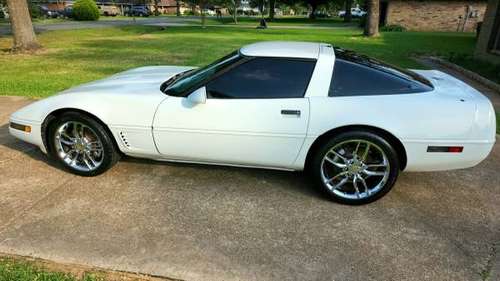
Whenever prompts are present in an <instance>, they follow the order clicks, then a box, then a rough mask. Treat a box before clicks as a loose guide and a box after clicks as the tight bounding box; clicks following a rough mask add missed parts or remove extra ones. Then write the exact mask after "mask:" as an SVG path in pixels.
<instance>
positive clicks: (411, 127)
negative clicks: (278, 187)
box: [10, 42, 496, 204]
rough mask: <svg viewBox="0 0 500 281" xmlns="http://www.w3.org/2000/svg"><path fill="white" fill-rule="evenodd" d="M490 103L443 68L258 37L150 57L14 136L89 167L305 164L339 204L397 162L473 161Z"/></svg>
mask: <svg viewBox="0 0 500 281" xmlns="http://www.w3.org/2000/svg"><path fill="white" fill-rule="evenodd" d="M495 126H496V124H495V113H494V110H493V107H492V105H491V103H490V101H489V100H488V99H487V98H486V97H484V96H483V95H481V94H480V93H479V92H478V91H476V90H475V89H473V88H472V87H470V86H468V85H467V84H465V83H463V82H461V81H459V80H457V79H455V78H453V77H451V76H449V75H447V74H445V73H442V72H439V71H435V70H412V71H410V70H403V69H399V68H396V67H394V66H390V65H387V64H385V63H382V62H380V61H377V60H374V59H371V58H368V57H366V56H362V55H358V54H356V53H354V52H351V51H346V50H343V49H340V48H334V47H332V46H331V45H328V44H322V43H304V42H261V43H256V44H251V45H248V46H245V47H243V48H241V49H240V50H238V51H235V52H233V53H231V54H229V55H227V56H225V57H223V58H221V59H219V60H217V61H215V62H213V63H212V64H210V65H208V66H205V67H202V68H193V67H179V66H152V67H141V68H136V69H132V70H129V71H125V72H122V73H118V74H116V75H113V76H111V77H109V78H106V79H103V80H99V81H95V82H92V83H88V84H84V85H81V86H79V87H76V88H72V89H69V90H66V91H64V92H62V93H60V94H58V95H55V96H52V97H49V98H46V99H43V100H40V101H37V102H34V103H32V104H30V105H28V106H26V107H24V108H22V109H20V110H19V111H17V112H15V113H14V114H12V116H11V118H10V133H11V134H12V135H14V136H15V137H17V138H20V139H22V140H24V141H27V142H30V143H33V144H35V145H37V146H39V147H40V148H41V149H42V151H44V152H45V153H47V154H48V155H50V156H51V157H52V158H54V159H56V161H58V162H59V163H60V164H62V165H63V166H64V167H66V168H67V169H68V170H69V171H71V172H73V173H76V174H79V175H83V176H94V175H97V174H100V173H102V172H104V171H106V170H107V169H109V168H110V167H111V166H113V164H115V163H116V162H117V160H118V159H119V156H120V155H122V154H125V155H129V156H134V157H142V158H150V159H156V160H167V161H179V162H194V163H205V164H222V165H235V166H246V167H261V168H271V169H284V170H305V169H306V168H307V170H309V171H310V173H311V175H312V179H314V181H315V182H316V183H317V184H318V186H320V187H321V188H322V189H323V190H325V191H326V192H327V194H329V195H330V196H331V197H332V198H333V199H335V200H337V201H340V202H343V203H349V204H362V203H367V202H371V201H373V200H376V199H378V198H380V197H382V196H383V195H384V194H386V193H387V192H388V191H389V190H390V189H391V187H392V186H393V185H394V183H395V181H396V179H397V177H398V174H399V173H400V171H403V170H404V171H436V170H449V169H460V168H467V167H472V166H474V165H476V164H478V163H479V162H481V161H482V160H483V159H485V158H486V157H487V155H488V154H489V153H490V151H491V149H492V147H493V144H494V142H495Z"/></svg>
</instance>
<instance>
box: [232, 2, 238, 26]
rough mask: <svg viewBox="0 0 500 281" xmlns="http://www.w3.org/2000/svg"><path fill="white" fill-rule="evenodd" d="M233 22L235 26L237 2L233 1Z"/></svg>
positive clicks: (236, 21)
mask: <svg viewBox="0 0 500 281" xmlns="http://www.w3.org/2000/svg"><path fill="white" fill-rule="evenodd" d="M233 7H234V10H233V21H234V23H235V24H238V2H237V0H233Z"/></svg>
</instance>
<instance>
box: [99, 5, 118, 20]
mask: <svg viewBox="0 0 500 281" xmlns="http://www.w3.org/2000/svg"><path fill="white" fill-rule="evenodd" d="M97 8H99V14H100V15H102V16H106V17H108V16H111V17H116V16H117V15H119V14H120V9H118V7H116V6H113V5H99V6H97Z"/></svg>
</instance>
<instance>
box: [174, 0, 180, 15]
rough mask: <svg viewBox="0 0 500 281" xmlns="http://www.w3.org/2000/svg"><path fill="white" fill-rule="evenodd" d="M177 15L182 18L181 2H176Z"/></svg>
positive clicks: (177, 0)
mask: <svg viewBox="0 0 500 281" xmlns="http://www.w3.org/2000/svg"><path fill="white" fill-rule="evenodd" d="M175 9H176V10H175V14H176V16H178V17H180V16H181V2H180V1H179V0H176V1H175Z"/></svg>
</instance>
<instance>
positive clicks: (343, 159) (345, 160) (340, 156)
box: [330, 149, 347, 163]
mask: <svg viewBox="0 0 500 281" xmlns="http://www.w3.org/2000/svg"><path fill="white" fill-rule="evenodd" d="M330 152H331V153H333V154H334V155H335V156H337V157H338V158H340V159H342V161H344V163H346V162H347V159H346V158H345V157H344V156H342V155H340V153H338V152H337V151H335V150H333V149H332V150H330Z"/></svg>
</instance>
